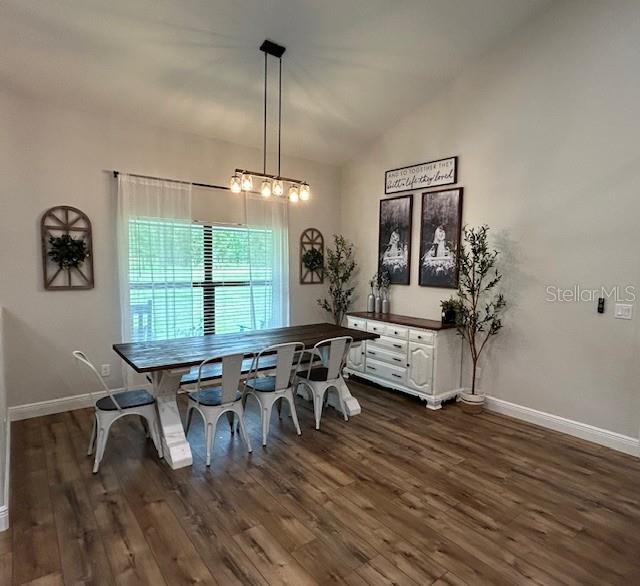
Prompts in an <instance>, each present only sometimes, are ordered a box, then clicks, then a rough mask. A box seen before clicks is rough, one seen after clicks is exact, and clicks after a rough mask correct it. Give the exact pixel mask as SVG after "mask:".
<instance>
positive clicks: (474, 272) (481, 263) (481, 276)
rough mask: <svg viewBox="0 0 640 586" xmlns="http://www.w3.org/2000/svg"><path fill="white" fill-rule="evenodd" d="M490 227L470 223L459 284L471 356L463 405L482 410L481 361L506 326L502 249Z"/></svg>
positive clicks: (460, 314)
mask: <svg viewBox="0 0 640 586" xmlns="http://www.w3.org/2000/svg"><path fill="white" fill-rule="evenodd" d="M488 234H489V227H488V226H486V225H483V226H478V227H471V228H469V227H466V226H465V228H464V231H463V243H462V246H461V247H460V250H459V251H458V254H457V261H458V270H459V276H460V280H459V285H458V301H459V303H458V306H457V308H456V309H457V311H456V327H457V330H458V334H460V336H462V338H463V339H464V340H465V341H466V343H467V345H468V347H469V354H470V356H471V366H472V372H471V388H470V389H469V391H467V392H464V393H462V394H461V396H460V399H461V402H462V408H463V409H464V410H465V411H466V412H469V413H479V412H481V411H482V409H483V407H484V401H485V396H484V394H481V393H478V392H477V385H476V382H477V371H478V361H479V359H480V356H481V354H482V352H483V351H484V350H485V348H486V346H487V343H488V342H489V340H490V339H491V338H492V337H493V336H495V335H496V334H497V333H498V332H499V331H500V329H501V328H502V320H501V315H502V312H503V310H504V308H505V305H506V303H505V299H504V296H503V294H502V293H501V292H499V291H498V290H497V287H498V284H499V283H500V281H501V280H502V274H501V273H500V272H499V271H498V269H497V268H496V260H497V258H498V254H499V252H498V251H497V250H495V249H492V248H490V247H489V242H488Z"/></svg>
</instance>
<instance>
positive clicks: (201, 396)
mask: <svg viewBox="0 0 640 586" xmlns="http://www.w3.org/2000/svg"><path fill="white" fill-rule="evenodd" d="M189 399H191V400H192V401H194V402H196V403H200V405H204V406H205V407H217V406H218V405H222V387H211V388H209V389H201V390H199V391H196V392H193V393H189ZM240 399H242V393H241V392H240V391H238V392H237V393H236V398H235V399H234V400H233V402H234V403H235V402H236V401H239V400H240Z"/></svg>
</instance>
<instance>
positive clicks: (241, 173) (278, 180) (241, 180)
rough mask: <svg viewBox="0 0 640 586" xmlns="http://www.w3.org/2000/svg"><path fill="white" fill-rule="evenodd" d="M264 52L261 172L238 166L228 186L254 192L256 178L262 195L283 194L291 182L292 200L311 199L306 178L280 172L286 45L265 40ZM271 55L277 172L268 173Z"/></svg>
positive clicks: (238, 191) (289, 190) (290, 198)
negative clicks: (275, 70)
mask: <svg viewBox="0 0 640 586" xmlns="http://www.w3.org/2000/svg"><path fill="white" fill-rule="evenodd" d="M260 50H261V51H262V52H263V53H264V120H263V139H262V173H260V172H257V171H247V170H246V169H240V168H238V169H236V170H235V173H234V174H233V175H232V176H231V179H230V180H229V189H230V190H231V191H232V192H233V193H240V192H241V191H253V185H254V178H255V179H256V181H257V182H259V183H260V194H261V195H262V196H263V197H265V198H268V197H271V196H272V195H274V196H275V197H284V194H285V184H288V185H289V188H288V190H287V195H288V198H289V201H290V202H291V203H296V202H297V201H299V200H302V201H308V200H309V198H310V197H311V188H310V187H309V184H308V183H307V182H306V181H301V180H300V179H291V178H289V177H282V176H281V174H280V161H281V154H280V151H281V148H280V147H281V144H282V140H281V137H282V55H283V54H284V52H285V51H286V48H285V47H283V46H282V45H278V44H277V43H274V42H272V41H269V40H266V41H264V43H262V45H260ZM269 55H271V56H272V57H275V58H276V59H278V64H279V67H278V172H277V174H275V175H273V174H270V173H267V88H268V84H267V81H268V59H269Z"/></svg>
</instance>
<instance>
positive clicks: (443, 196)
mask: <svg viewBox="0 0 640 586" xmlns="http://www.w3.org/2000/svg"><path fill="white" fill-rule="evenodd" d="M461 229H462V187H457V188H455V189H444V190H441V191H428V192H426V193H423V194H422V214H421V216H420V267H419V276H420V277H419V284H420V285H421V286H422V287H444V288H448V289H457V287H458V266H457V262H456V254H457V252H458V248H459V247H460V231H461Z"/></svg>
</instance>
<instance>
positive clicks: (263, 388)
mask: <svg viewBox="0 0 640 586" xmlns="http://www.w3.org/2000/svg"><path fill="white" fill-rule="evenodd" d="M247 386H248V387H249V388H251V389H252V390H254V391H257V392H259V393H272V392H273V391H275V390H276V377H275V376H261V377H258V378H254V379H251V380H248V381H247Z"/></svg>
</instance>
